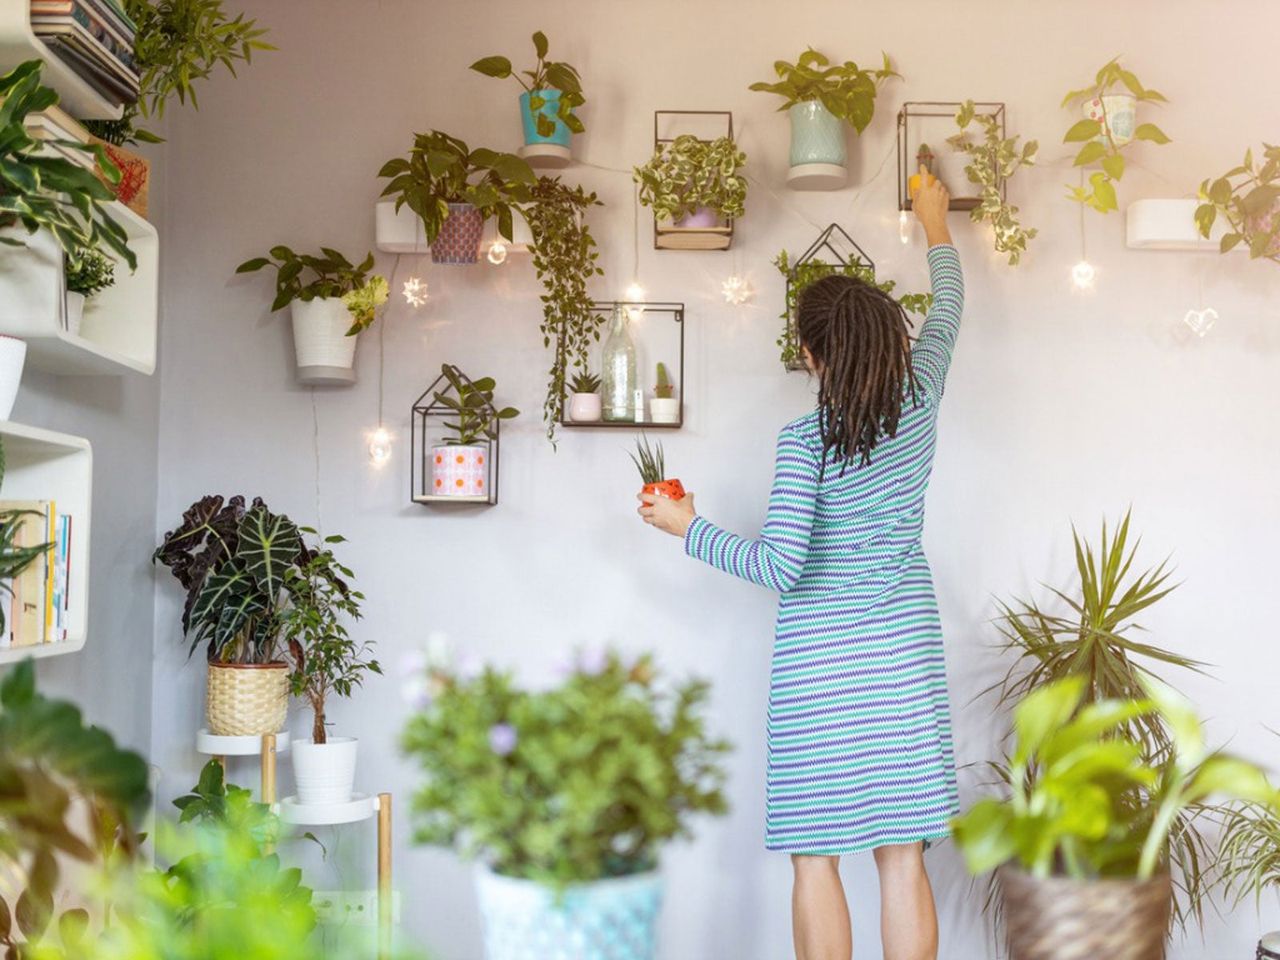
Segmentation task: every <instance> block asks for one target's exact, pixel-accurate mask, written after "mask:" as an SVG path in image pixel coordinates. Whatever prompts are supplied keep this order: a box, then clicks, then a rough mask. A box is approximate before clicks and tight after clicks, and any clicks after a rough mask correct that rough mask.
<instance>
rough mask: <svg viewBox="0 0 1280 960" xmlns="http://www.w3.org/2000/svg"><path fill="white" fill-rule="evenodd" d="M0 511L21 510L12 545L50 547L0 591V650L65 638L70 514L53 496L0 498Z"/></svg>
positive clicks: (69, 561) (53, 641)
mask: <svg viewBox="0 0 1280 960" xmlns="http://www.w3.org/2000/svg"><path fill="white" fill-rule="evenodd" d="M0 512H21V513H23V514H24V516H23V518H22V525H21V527H20V528H19V529H18V535H17V537H16V538H15V539H14V546H15V547H34V546H39V545H40V544H42V543H48V544H51V545H52V546H51V547H50V549H49V550H48V551H46V552H45V553H43V554H41V555H40V557H39V558H38V559H37V560H36V561H35V562H34V563H32V564H30V565H29V566H28V567H27V568H26V569H25V570H23V571H22V573H20V574H18V575H17V576H16V577H14V579H13V580H11V581H10V582H9V583H8V584H7V585H6V586H7V587H8V589H7V590H3V591H0V602H3V603H4V604H5V605H6V607H7V609H6V611H5V613H6V616H5V629H4V631H3V632H2V633H0V649H3V648H7V647H30V646H35V645H36V644H40V643H58V642H59V641H62V640H66V639H67V626H68V624H67V620H68V609H69V608H68V604H67V596H68V586H69V584H70V573H71V530H72V518H71V516H70V515H69V514H59V513H58V508H57V504H56V503H54V501H52V500H4V501H0Z"/></svg>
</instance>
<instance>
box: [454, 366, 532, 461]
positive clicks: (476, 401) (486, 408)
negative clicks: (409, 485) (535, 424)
mask: <svg viewBox="0 0 1280 960" xmlns="http://www.w3.org/2000/svg"><path fill="white" fill-rule="evenodd" d="M440 372H441V373H442V374H443V375H444V378H445V380H447V381H448V382H449V389H448V390H437V391H436V392H435V400H436V402H437V403H439V404H442V405H444V406H445V407H447V408H448V410H449V414H448V415H449V416H452V417H453V420H446V421H445V427H446V428H447V429H449V430H450V431H452V433H453V436H451V437H447V438H446V439H445V441H444V442H445V444H446V445H447V446H451V447H465V446H470V445H471V444H474V443H478V442H479V441H481V440H493V439H495V438H496V437H497V436H498V431H497V421H499V420H511V419H513V418H515V417H518V416H519V415H520V411H519V410H517V409H516V408H515V407H503V408H501V409H499V408H498V407H496V406H494V403H493V388H494V387H495V386H496V383H495V382H494V379H493V377H481V378H480V379H479V380H471V379H468V378H467V377H466V376H465V375H464V374H463V372H462V371H461V370H459V369H458V368H457V367H455V366H454V365H453V364H451V363H446V364H443V365H442V366H441V367H440Z"/></svg>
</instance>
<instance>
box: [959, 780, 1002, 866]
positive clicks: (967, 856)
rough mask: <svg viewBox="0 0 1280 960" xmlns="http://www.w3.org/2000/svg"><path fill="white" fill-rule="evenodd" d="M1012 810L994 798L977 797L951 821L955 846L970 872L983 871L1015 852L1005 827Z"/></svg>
mask: <svg viewBox="0 0 1280 960" xmlns="http://www.w3.org/2000/svg"><path fill="white" fill-rule="evenodd" d="M1012 819H1013V811H1012V810H1011V809H1010V808H1009V807H1008V806H1006V805H1005V804H1003V803H1001V802H1000V801H998V800H994V799H991V798H986V799H982V800H979V801H978V802H977V803H975V804H974V805H973V806H972V807H970V808H969V809H968V810H967V811H966V812H965V813H964V814H963V815H962V816H959V817H957V818H956V819H954V820H952V821H951V832H952V835H953V836H954V837H955V840H956V845H957V846H958V847H959V848H960V852H961V853H962V854H964V860H965V864H966V866H968V868H969V872H970V873H973V874H979V873H986V872H987V871H988V870H993V869H995V868H996V867H998V866H1000V865H1001V864H1003V863H1005V862H1007V861H1008V860H1010V859H1011V858H1012V857H1013V855H1014V853H1016V852H1017V844H1016V842H1015V840H1014V835H1013V832H1012V831H1011V830H1010V829H1009V827H1010V823H1011V821H1012Z"/></svg>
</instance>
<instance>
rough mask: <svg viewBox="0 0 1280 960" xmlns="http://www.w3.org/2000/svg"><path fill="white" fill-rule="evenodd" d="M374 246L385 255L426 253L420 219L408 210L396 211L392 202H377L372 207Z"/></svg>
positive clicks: (425, 236) (406, 207)
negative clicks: (385, 253)
mask: <svg viewBox="0 0 1280 960" xmlns="http://www.w3.org/2000/svg"><path fill="white" fill-rule="evenodd" d="M373 229H374V246H376V247H377V248H378V249H379V250H385V251H386V252H387V253H428V252H429V251H430V250H431V245H430V244H429V243H427V232H426V229H425V228H424V227H423V225H422V218H421V217H419V216H418V215H417V214H416V213H414V212H413V211H412V210H410V209H409V208H408V206H402V207H401V208H400V209H399V210H397V209H396V202H395V201H394V200H379V201H378V202H377V203H376V204H374V207H373Z"/></svg>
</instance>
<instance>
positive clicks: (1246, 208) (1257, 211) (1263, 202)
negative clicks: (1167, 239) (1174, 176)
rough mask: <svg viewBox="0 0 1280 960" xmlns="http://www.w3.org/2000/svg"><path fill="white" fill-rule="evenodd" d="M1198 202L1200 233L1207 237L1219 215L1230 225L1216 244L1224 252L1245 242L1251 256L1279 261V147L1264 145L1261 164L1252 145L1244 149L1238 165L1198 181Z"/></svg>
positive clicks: (1197, 212)
mask: <svg viewBox="0 0 1280 960" xmlns="http://www.w3.org/2000/svg"><path fill="white" fill-rule="evenodd" d="M1200 201H1201V202H1200V205H1199V206H1198V207H1196V226H1197V227H1199V229H1200V233H1201V235H1202V236H1205V237H1208V236H1209V231H1210V230H1212V229H1213V225H1214V222H1215V221H1216V220H1217V219H1218V217H1219V216H1221V217H1222V218H1223V219H1224V220H1225V221H1226V222H1227V225H1228V227H1229V228H1230V229H1229V230H1228V232H1227V233H1225V234H1223V237H1222V241H1221V244H1220V247H1219V249H1220V250H1221V251H1222V252H1223V253H1226V252H1227V251H1228V250H1231V249H1233V248H1234V247H1235V246H1236V245H1237V244H1240V243H1244V244H1246V245H1247V246H1248V249H1249V256H1250V257H1251V258H1253V259H1255V260H1256V259H1258V258H1261V257H1265V258H1266V259H1268V260H1272V261H1274V262H1276V263H1280V146H1273V145H1269V144H1264V145H1263V149H1262V162H1261V163H1258V162H1256V161H1255V160H1254V157H1253V150H1252V148H1251V149H1248V150H1246V151H1245V152H1244V162H1243V163H1242V164H1240V166H1238V167H1233V168H1232V169H1230V170H1228V171H1227V172H1226V173H1225V174H1223V175H1222V176H1220V177H1218V178H1217V179H1215V180H1205V181H1203V182H1202V183H1201V184H1200Z"/></svg>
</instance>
